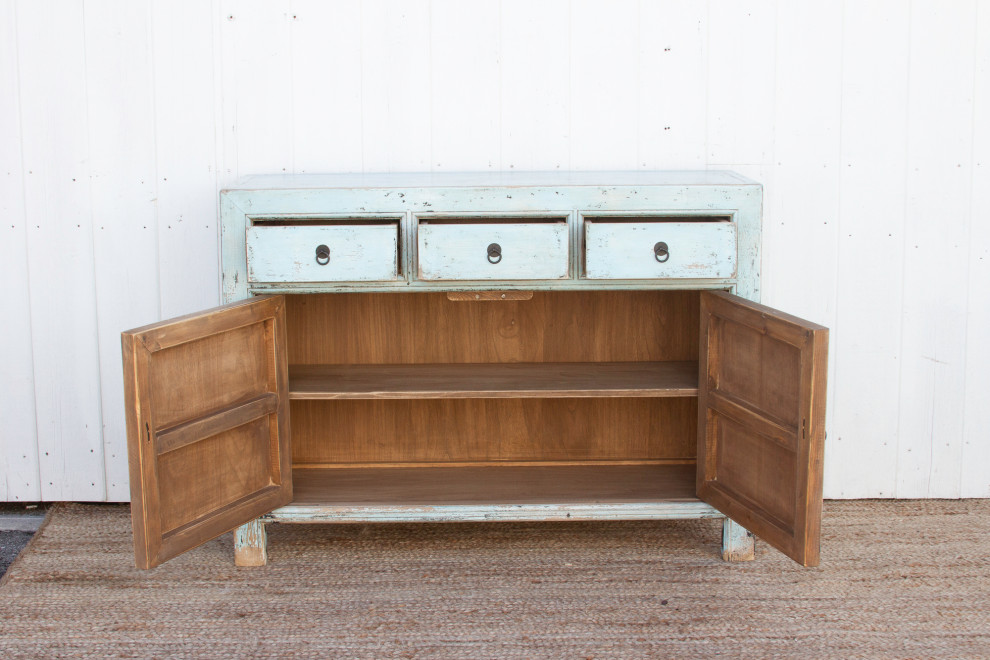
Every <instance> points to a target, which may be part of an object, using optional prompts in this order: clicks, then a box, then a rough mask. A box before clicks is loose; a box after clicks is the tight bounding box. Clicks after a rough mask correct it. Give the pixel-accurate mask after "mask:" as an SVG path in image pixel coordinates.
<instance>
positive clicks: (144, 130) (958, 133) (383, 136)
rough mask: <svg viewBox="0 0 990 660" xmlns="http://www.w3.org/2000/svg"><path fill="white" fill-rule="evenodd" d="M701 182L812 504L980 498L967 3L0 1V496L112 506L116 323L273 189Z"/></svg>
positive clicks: (989, 243) (984, 4)
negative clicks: (808, 325)
mask: <svg viewBox="0 0 990 660" xmlns="http://www.w3.org/2000/svg"><path fill="white" fill-rule="evenodd" d="M663 168H676V169H690V168H731V169H735V170H738V171H740V172H741V173H743V174H746V175H748V176H751V177H753V178H755V179H758V180H760V181H762V182H763V183H764V184H765V186H766V202H765V220H764V252H763V254H764V257H763V272H764V276H763V285H764V294H763V299H764V302H766V303H768V304H770V305H774V306H777V307H780V308H782V309H785V310H787V311H790V312H793V313H796V314H799V315H801V316H804V317H806V318H808V319H810V320H813V321H816V322H819V323H822V324H824V325H827V326H829V327H830V328H832V333H831V337H832V344H833V345H832V346H831V350H830V354H831V356H832V360H831V364H830V374H829V377H830V386H829V405H828V411H829V414H828V419H829V424H828V431H829V432H828V440H827V445H826V468H825V495H826V497H840V498H841V497H960V496H962V497H990V405H988V401H990V349H988V344H990V342H988V341H987V337H990V304H988V302H987V301H988V300H990V297H988V293H987V291H988V290H990V195H988V194H987V191H988V190H990V1H988V0H959V1H956V2H941V1H938V0H914V1H912V2H901V1H900V0H867V1H865V2H845V3H843V2H838V1H836V0H826V1H824V2H821V1H819V2H784V1H783V0H780V1H778V2H773V1H763V2H759V1H755V0H747V1H744V2H737V1H730V0H710V2H708V3H703V2H695V1H693V0H674V1H671V2H652V1H647V0H639V1H637V0H616V1H615V2H607V3H604V2H593V1H585V0H548V1H546V2H537V3H533V2H527V1H526V0H500V1H499V0H491V1H481V2H477V3H468V2H460V1H453V0H412V1H409V2H400V1H398V0H368V1H366V2H325V1H322V0H281V1H269V0H265V1H261V0H257V1H250V2H249V1H237V2H234V1H232V0H212V2H201V1H199V0H181V1H175V2H150V1H140V0H87V1H85V2H83V1H82V0H60V1H55V0H0V216H2V217H0V220H2V223H0V275H2V277H3V280H4V281H5V282H7V283H9V285H10V286H8V290H7V297H6V306H5V307H6V311H7V314H6V315H5V319H4V323H3V331H2V336H3V341H0V364H2V370H0V391H2V394H3V396H2V397H0V419H2V420H3V430H2V431H0V500H38V499H44V500H60V499H67V500H110V501H121V500H126V499H127V498H128V485H127V459H126V450H125V442H124V425H123V390H122V385H121V376H120V374H121V367H120V350H119V333H120V331H121V330H123V329H126V328H130V327H133V326H136V325H139V324H144V323H149V322H152V321H155V320H157V319H159V318H164V317H170V316H175V315H178V314H182V313H186V312H190V311H194V310H197V309H202V308H204V307H208V306H211V305H214V304H216V303H217V302H218V300H219V294H218V289H219V287H218V283H217V272H218V266H217V264H218V254H217V251H218V237H217V222H216V216H217V192H218V190H219V189H220V188H221V187H223V186H225V185H227V184H228V183H230V182H231V181H233V180H234V179H235V178H236V177H238V176H240V175H245V174H253V173H271V172H281V171H285V172H321V171H322V172H337V171H415V170H420V171H422V170H510V169H519V170H533V169H536V170H539V169H663Z"/></svg>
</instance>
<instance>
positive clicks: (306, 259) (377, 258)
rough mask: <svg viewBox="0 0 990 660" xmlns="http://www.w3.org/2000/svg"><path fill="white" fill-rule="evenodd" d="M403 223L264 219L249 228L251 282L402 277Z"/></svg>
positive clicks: (249, 270)
mask: <svg viewBox="0 0 990 660" xmlns="http://www.w3.org/2000/svg"><path fill="white" fill-rule="evenodd" d="M398 249H399V226H398V223H387V224H362V225H358V224H355V225H329V226H322V225H321V226H305V225H270V226H269V225H263V226H253V227H249V228H248V230H247V265H248V281H249V282H348V281H369V280H370V281H383V280H394V279H396V278H398V274H399V269H398V258H397V255H398Z"/></svg>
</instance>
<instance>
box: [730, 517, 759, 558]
mask: <svg viewBox="0 0 990 660" xmlns="http://www.w3.org/2000/svg"><path fill="white" fill-rule="evenodd" d="M755 546H756V544H755V542H754V539H753V533H752V532H750V531H748V530H747V529H746V528H745V527H743V526H742V525H740V524H739V523H737V522H735V521H734V520H732V519H730V518H726V519H725V522H723V523H722V559H724V560H725V561H753V559H755V558H756V547H755Z"/></svg>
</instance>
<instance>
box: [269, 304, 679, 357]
mask: <svg viewBox="0 0 990 660" xmlns="http://www.w3.org/2000/svg"><path fill="white" fill-rule="evenodd" d="M285 298H286V326H287V328H288V347H289V363H290V364H431V363H433V364H443V363H464V362H503V363H505V362H654V361H668V360H671V361H684V360H697V359H698V292H697V291H556V292H547V291H537V292H534V294H533V297H532V299H530V300H519V301H515V300H511V301H503V302H499V303H498V304H475V305H472V304H464V303H461V302H454V301H451V300H448V299H447V297H446V295H445V294H443V293H441V292H437V293H418V292H417V293H403V294H402V295H395V294H388V293H347V294H324V295H288V296H286V297H285Z"/></svg>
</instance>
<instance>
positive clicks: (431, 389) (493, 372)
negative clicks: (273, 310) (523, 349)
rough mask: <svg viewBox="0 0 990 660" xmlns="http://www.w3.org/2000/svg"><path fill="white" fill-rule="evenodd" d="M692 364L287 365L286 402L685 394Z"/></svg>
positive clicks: (694, 369) (691, 390) (694, 381)
mask: <svg viewBox="0 0 990 660" xmlns="http://www.w3.org/2000/svg"><path fill="white" fill-rule="evenodd" d="M697 395H698V363H697V362H691V361H688V362H540V363H512V364H390V365H290V367H289V398H290V399H490V398H520V397H533V398H569V397H692V396H697Z"/></svg>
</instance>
